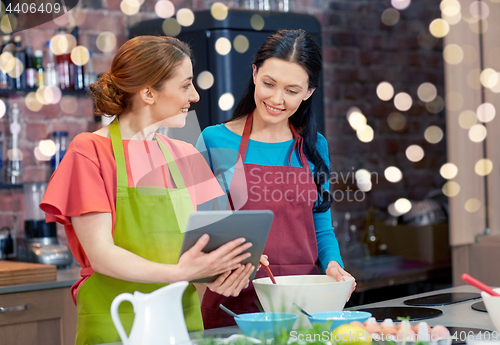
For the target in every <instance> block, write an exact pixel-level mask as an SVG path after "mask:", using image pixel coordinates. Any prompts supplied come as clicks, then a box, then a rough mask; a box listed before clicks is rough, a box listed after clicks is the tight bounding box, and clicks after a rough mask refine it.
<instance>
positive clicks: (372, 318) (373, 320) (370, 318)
mask: <svg viewBox="0 0 500 345" xmlns="http://www.w3.org/2000/svg"><path fill="white" fill-rule="evenodd" d="M375 323H376V324H377V325H378V323H377V319H376V318H374V317H369V318H368V319H367V320H366V321H365V326H366V325H368V324H375Z"/></svg>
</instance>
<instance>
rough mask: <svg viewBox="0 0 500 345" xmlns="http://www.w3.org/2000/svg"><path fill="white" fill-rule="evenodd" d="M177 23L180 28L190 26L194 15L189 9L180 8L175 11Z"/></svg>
mask: <svg viewBox="0 0 500 345" xmlns="http://www.w3.org/2000/svg"><path fill="white" fill-rule="evenodd" d="M176 17H177V21H178V22H179V24H180V25H182V26H191V25H193V23H194V13H193V11H191V10H190V9H189V8H181V9H179V10H178V11H177V15H176Z"/></svg>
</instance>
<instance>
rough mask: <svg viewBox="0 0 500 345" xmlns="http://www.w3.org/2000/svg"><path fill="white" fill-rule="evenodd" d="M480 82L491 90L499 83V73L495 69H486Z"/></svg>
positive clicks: (480, 76) (480, 77) (481, 75)
mask: <svg viewBox="0 0 500 345" xmlns="http://www.w3.org/2000/svg"><path fill="white" fill-rule="evenodd" d="M479 81H480V82H481V84H482V85H483V86H484V87H487V88H490V87H492V86H494V85H495V84H496V83H497V82H498V76H497V72H496V71H495V70H494V69H493V68H485V69H484V70H483V71H482V72H481V74H480V75H479Z"/></svg>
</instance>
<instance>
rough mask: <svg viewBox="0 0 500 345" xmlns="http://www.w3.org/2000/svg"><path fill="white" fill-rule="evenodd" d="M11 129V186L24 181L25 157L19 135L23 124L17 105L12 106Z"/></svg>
mask: <svg viewBox="0 0 500 345" xmlns="http://www.w3.org/2000/svg"><path fill="white" fill-rule="evenodd" d="M9 128H10V133H11V135H12V138H11V145H10V150H9V152H8V153H7V156H8V157H7V158H8V166H7V182H8V183H10V184H18V183H21V180H22V171H21V161H22V159H23V157H22V152H21V150H20V149H19V133H20V132H21V124H20V123H19V108H18V106H17V103H14V104H13V105H12V110H11V118H10V126H9Z"/></svg>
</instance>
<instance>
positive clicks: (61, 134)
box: [50, 131, 68, 173]
mask: <svg viewBox="0 0 500 345" xmlns="http://www.w3.org/2000/svg"><path fill="white" fill-rule="evenodd" d="M52 140H53V141H54V143H55V144H56V153H55V154H54V155H53V156H52V158H51V159H50V167H51V169H52V173H54V171H55V170H56V169H57V167H58V166H59V163H61V159H63V157H64V154H65V153H66V144H67V140H68V132H66V131H56V132H54V133H52Z"/></svg>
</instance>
